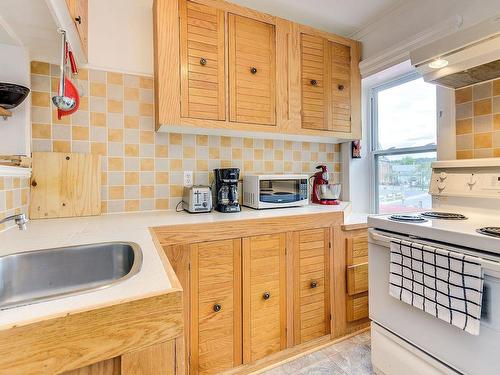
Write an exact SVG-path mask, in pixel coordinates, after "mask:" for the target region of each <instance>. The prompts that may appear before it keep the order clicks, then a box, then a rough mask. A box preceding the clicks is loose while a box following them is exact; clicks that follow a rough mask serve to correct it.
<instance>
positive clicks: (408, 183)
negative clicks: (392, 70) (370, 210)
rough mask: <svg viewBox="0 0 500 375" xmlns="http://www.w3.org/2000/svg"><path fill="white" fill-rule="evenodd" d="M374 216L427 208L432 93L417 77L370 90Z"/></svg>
mask: <svg viewBox="0 0 500 375" xmlns="http://www.w3.org/2000/svg"><path fill="white" fill-rule="evenodd" d="M372 126H373V128H372V137H373V138H372V151H373V162H374V166H375V168H374V171H375V173H374V178H375V183H374V186H375V191H374V196H375V199H374V201H375V207H374V208H375V212H378V213H391V212H411V211H417V210H421V209H426V208H430V207H431V197H430V195H429V194H428V189H429V182H430V175H431V167H430V163H431V162H432V161H434V160H436V87H435V86H434V85H432V84H429V83H426V82H424V81H423V79H422V78H419V77H418V76H416V75H411V76H406V77H404V78H400V79H398V80H396V81H393V82H390V83H387V84H385V85H382V86H378V87H376V88H374V89H373V90H372Z"/></svg>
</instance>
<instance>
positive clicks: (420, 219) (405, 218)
mask: <svg viewBox="0 0 500 375" xmlns="http://www.w3.org/2000/svg"><path fill="white" fill-rule="evenodd" d="M389 219H391V220H394V221H406V222H410V223H425V222H426V221H427V220H426V219H424V218H423V217H421V216H417V215H391V216H389Z"/></svg>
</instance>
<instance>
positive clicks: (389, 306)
mask: <svg viewBox="0 0 500 375" xmlns="http://www.w3.org/2000/svg"><path fill="white" fill-rule="evenodd" d="M432 168H433V171H432V179H431V183H430V189H429V191H430V194H431V195H432V210H429V211H428V212H419V213H416V214H405V215H377V216H370V217H369V218H368V225H369V227H370V229H369V260H370V261H369V285H370V288H369V299H370V318H371V319H372V344H371V345H372V364H373V367H374V370H375V372H376V373H377V374H385V375H396V374H397V375H399V374H405V375H417V374H419V375H420V374H429V375H431V374H467V375H493V374H499V371H500V355H499V353H500V158H497V159H477V160H458V161H455V160H454V161H438V162H435V163H433V165H432ZM400 239H403V240H407V241H411V242H413V243H417V244H424V245H430V246H434V247H437V248H441V249H445V250H449V251H453V252H456V253H462V254H466V255H471V256H474V257H477V258H479V259H480V263H481V266H482V271H483V275H484V283H483V295H482V306H481V319H480V331H479V335H472V334H469V333H467V332H465V331H463V330H461V329H460V328H457V327H455V326H452V325H451V324H448V322H444V321H442V320H440V319H437V318H436V317H434V316H432V315H430V314H428V313H426V312H424V311H422V310H419V309H417V308H415V307H413V306H411V305H408V304H406V303H403V302H401V301H400V300H398V299H396V298H394V297H391V296H390V295H389V268H390V243H391V241H397V240H400Z"/></svg>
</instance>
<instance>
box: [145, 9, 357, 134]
mask: <svg viewBox="0 0 500 375" xmlns="http://www.w3.org/2000/svg"><path fill="white" fill-rule="evenodd" d="M179 1H181V2H182V1H185V0H155V1H154V6H153V10H154V12H153V13H154V46H155V48H154V52H155V102H156V105H155V111H156V114H155V118H156V129H157V130H159V129H160V128H161V131H176V132H191V133H193V132H199V133H204V134H205V133H206V132H211V133H212V134H222V132H225V134H227V131H228V130H229V131H232V132H233V134H235V135H238V134H241V135H242V134H243V132H245V133H246V134H248V133H249V132H250V133H254V134H255V133H260V134H262V133H270V134H272V133H274V134H283V135H285V137H286V136H287V135H302V136H303V139H304V140H311V141H314V140H316V141H319V140H322V141H323V142H324V141H325V138H326V139H328V140H331V141H338V140H348V139H359V138H361V113H360V111H361V77H360V75H359V66H358V63H359V59H360V44H359V42H357V41H354V40H351V39H347V38H344V37H341V36H338V35H335V34H331V33H327V32H323V31H319V30H316V29H314V28H311V27H308V26H304V25H299V24H296V23H293V22H291V21H288V20H284V19H281V18H279V17H275V16H272V15H268V14H265V13H261V12H258V11H255V10H252V9H249V8H245V7H242V6H239V5H235V4H232V3H227V2H224V1H222V0H192V1H194V2H196V3H199V4H203V5H207V6H210V7H214V8H217V9H220V10H223V11H224V14H225V30H226V38H225V41H224V43H225V51H226V53H225V73H224V76H225V82H226V84H225V102H226V106H225V120H205V119H197V118H189V117H185V113H184V112H182V113H181V100H185V98H182V96H181V90H180V85H181V79H180V77H181V74H182V73H181V70H182V69H181V68H180V67H181V65H182V61H181V59H180V55H182V54H180V52H179V51H180V49H181V44H182V43H180V38H179V36H180V27H179ZM229 13H231V14H235V15H240V16H244V17H248V18H251V19H254V20H257V21H262V22H266V23H268V24H271V25H274V26H275V31H276V35H275V39H276V51H275V55H276V58H275V64H276V78H275V85H276V88H275V91H276V95H275V99H276V100H275V112H276V113H275V118H276V125H275V126H274V125H260V124H250V123H243V122H232V121H230V108H229V107H230V92H229V91H230V88H229V84H228V82H229V80H230V77H229V69H228V64H229V53H228V51H229V49H228V48H229V47H228V46H229V40H228V39H229V38H228V37H227V35H228V34H227V30H228V22H229V21H228V18H229V17H228V14H229ZM301 32H306V33H308V34H313V35H320V36H322V37H325V38H327V39H328V40H332V41H334V42H336V43H340V44H343V45H347V46H349V47H350V48H351V74H352V80H351V85H352V87H351V123H352V128H351V132H350V133H346V132H338V131H328V130H313V129H303V128H302V125H301V66H300V33H301Z"/></svg>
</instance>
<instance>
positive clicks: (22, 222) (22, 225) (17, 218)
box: [0, 214, 28, 230]
mask: <svg viewBox="0 0 500 375" xmlns="http://www.w3.org/2000/svg"><path fill="white" fill-rule="evenodd" d="M10 220H14V222H15V223H16V225H17V226H18V227H19V230H26V223H27V222H28V218H27V217H26V214H17V215H12V216H7V217H5V218H3V219H2V220H0V224H3V223H5V222H6V221H10Z"/></svg>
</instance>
